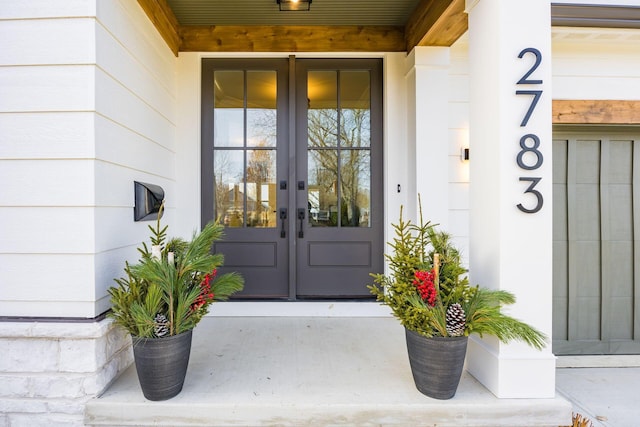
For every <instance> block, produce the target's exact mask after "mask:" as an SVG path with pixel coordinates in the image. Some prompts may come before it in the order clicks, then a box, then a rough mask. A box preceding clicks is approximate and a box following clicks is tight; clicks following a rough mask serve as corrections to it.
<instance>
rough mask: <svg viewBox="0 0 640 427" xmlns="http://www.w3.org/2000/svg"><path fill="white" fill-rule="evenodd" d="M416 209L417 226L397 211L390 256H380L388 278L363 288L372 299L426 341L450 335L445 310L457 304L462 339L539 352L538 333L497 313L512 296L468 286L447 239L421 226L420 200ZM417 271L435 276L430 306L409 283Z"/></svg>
mask: <svg viewBox="0 0 640 427" xmlns="http://www.w3.org/2000/svg"><path fill="white" fill-rule="evenodd" d="M419 207H420V211H419V213H420V220H419V223H418V224H414V223H412V222H411V220H405V219H404V217H403V208H402V207H400V217H399V219H398V223H397V224H392V227H393V229H394V231H395V237H394V238H393V240H392V241H391V242H389V243H388V245H389V246H390V247H391V251H390V253H388V254H385V257H386V259H387V261H388V265H389V271H390V274H389V275H384V274H372V275H371V276H372V277H373V279H374V283H373V284H372V285H370V286H368V288H369V290H370V291H371V293H372V294H373V295H375V296H376V299H377V300H378V301H380V302H381V303H383V304H385V305H387V306H389V307H390V308H391V311H392V313H393V315H394V316H395V317H396V318H398V320H399V321H400V322H401V323H402V325H403V326H404V327H406V328H407V329H409V330H412V331H415V332H417V333H419V334H421V335H424V336H426V337H434V336H439V337H447V336H450V335H449V333H448V331H447V315H446V314H447V309H448V308H449V307H450V306H451V305H453V304H456V303H457V304H460V307H461V308H462V312H460V317H461V318H462V315H463V314H464V332H463V334H464V335H466V336H468V335H470V334H472V333H476V334H478V335H480V336H482V335H483V334H488V335H494V336H495V337H497V338H498V339H499V340H500V341H502V342H509V341H513V340H518V341H522V342H524V343H526V344H528V345H530V346H532V347H534V348H537V349H542V348H543V347H544V346H545V345H546V340H547V337H546V336H545V335H544V334H543V333H542V332H540V331H538V330H537V329H535V328H533V327H531V326H529V325H527V324H526V323H524V322H522V321H520V320H517V319H514V318H512V317H510V316H507V315H506V314H504V313H502V312H501V307H502V306H504V305H509V304H513V303H515V296H514V295H513V294H511V293H509V292H507V291H504V290H492V289H486V288H481V287H479V286H470V285H469V279H468V277H467V275H466V273H467V270H466V269H465V268H464V267H463V265H462V259H461V254H460V251H459V250H458V249H457V248H456V247H455V246H454V245H453V243H452V242H451V236H450V235H449V234H447V233H445V232H442V231H439V230H437V229H436V226H435V225H433V224H431V223H430V222H424V221H423V219H422V203H421V201H419ZM436 257H437V260H438V262H436ZM419 271H433V272H436V273H437V274H436V278H435V280H434V282H435V283H434V286H435V289H436V292H437V297H436V301H435V302H434V303H433V305H431V304H429V302H428V301H425V299H423V297H422V296H421V294H420V292H419V291H418V288H417V286H416V285H415V284H414V281H415V279H416V275H415V273H416V272H419ZM460 307H458V309H459V308H460ZM456 326H459V325H456ZM455 329H456V330H457V329H459V328H458V327H457V328H455Z"/></svg>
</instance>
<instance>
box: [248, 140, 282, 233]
mask: <svg viewBox="0 0 640 427" xmlns="http://www.w3.org/2000/svg"><path fill="white" fill-rule="evenodd" d="M246 196H247V197H246V200H247V227H275V226H276V225H277V224H276V152H275V150H247V195H246Z"/></svg>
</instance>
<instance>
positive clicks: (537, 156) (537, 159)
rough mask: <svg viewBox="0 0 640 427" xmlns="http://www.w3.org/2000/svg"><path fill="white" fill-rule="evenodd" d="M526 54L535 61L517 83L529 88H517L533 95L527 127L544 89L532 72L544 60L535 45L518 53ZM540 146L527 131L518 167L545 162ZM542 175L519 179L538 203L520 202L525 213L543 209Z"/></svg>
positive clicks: (529, 168)
mask: <svg viewBox="0 0 640 427" xmlns="http://www.w3.org/2000/svg"><path fill="white" fill-rule="evenodd" d="M525 56H533V59H534V63H533V65H532V66H531V68H529V69H528V70H527V72H526V73H524V75H523V76H522V77H521V78H520V80H518V82H517V83H516V85H527V87H528V89H522V90H520V89H519V90H516V95H523V96H529V97H531V104H529V108H528V109H527V112H526V113H525V115H524V117H523V118H522V121H521V122H520V127H521V128H525V130H526V127H527V124H528V123H529V119H530V118H531V115H532V114H533V112H534V111H535V109H536V106H537V105H538V101H539V100H540V97H541V96H542V89H535V88H536V87H540V85H542V80H536V79H532V78H531V76H532V74H533V73H534V72H535V71H536V69H537V68H538V67H539V66H540V63H541V62H542V54H541V53H540V51H539V50H538V49H536V48H533V47H528V48H526V49H522V51H520V53H519V54H518V58H520V59H522V58H524V57H525ZM539 148H540V138H539V137H538V136H537V135H536V134H535V133H527V134H525V135H523V136H522V137H521V138H520V150H519V151H518V155H517V156H516V163H517V164H518V167H519V168H520V169H522V170H523V171H535V170H537V169H538V168H539V167H540V166H542V163H543V162H544V157H542V152H540V150H539ZM541 179H542V177H539V176H521V177H519V180H520V181H521V182H525V183H527V182H528V183H529V186H528V187H527V189H526V190H524V194H529V195H532V196H534V197H535V200H536V204H535V205H534V206H533V207H531V208H528V207H525V206H524V205H523V204H522V203H518V204H517V205H516V206H517V207H518V209H520V210H521V211H522V212H524V213H529V214H532V213H536V212H538V211H539V210H540V209H542V205H543V204H544V197H542V193H540V191H538V190H537V189H536V186H537V185H538V183H540V180H541Z"/></svg>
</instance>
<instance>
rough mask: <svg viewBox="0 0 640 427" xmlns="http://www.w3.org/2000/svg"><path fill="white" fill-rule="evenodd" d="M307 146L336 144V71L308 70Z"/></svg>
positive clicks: (331, 145)
mask: <svg viewBox="0 0 640 427" xmlns="http://www.w3.org/2000/svg"><path fill="white" fill-rule="evenodd" d="M307 90H308V92H307V96H308V98H309V99H308V105H307V107H308V111H307V131H308V135H309V147H335V146H336V145H338V142H337V141H338V73H337V71H310V72H309V83H308V88H307Z"/></svg>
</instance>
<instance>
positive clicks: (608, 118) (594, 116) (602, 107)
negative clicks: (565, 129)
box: [553, 99, 640, 125]
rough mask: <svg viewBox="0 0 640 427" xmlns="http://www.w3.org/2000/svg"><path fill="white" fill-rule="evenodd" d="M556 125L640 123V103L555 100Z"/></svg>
mask: <svg viewBox="0 0 640 427" xmlns="http://www.w3.org/2000/svg"><path fill="white" fill-rule="evenodd" d="M553 123H554V124H600V125H604V124H607V125H611V124H616V125H625V124H638V123H640V101H616V100H555V99H554V100H553Z"/></svg>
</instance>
